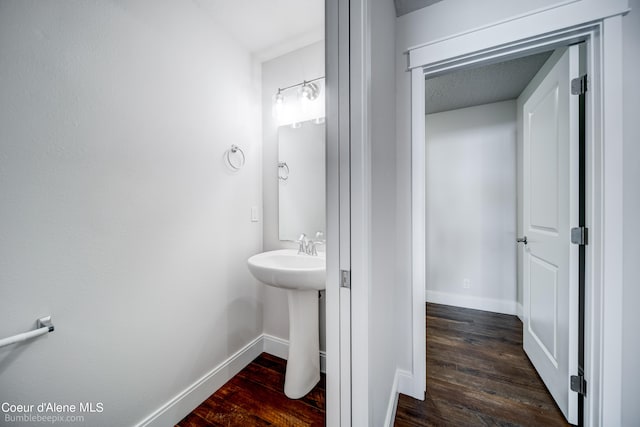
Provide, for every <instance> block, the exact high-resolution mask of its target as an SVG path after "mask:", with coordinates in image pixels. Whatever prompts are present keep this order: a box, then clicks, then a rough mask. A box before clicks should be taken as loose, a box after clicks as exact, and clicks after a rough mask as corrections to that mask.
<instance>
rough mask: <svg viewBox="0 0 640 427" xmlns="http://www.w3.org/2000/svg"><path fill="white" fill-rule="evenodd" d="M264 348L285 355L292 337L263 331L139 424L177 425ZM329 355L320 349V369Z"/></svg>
mask: <svg viewBox="0 0 640 427" xmlns="http://www.w3.org/2000/svg"><path fill="white" fill-rule="evenodd" d="M262 352H265V353H269V354H272V355H274V356H277V357H280V358H282V359H285V360H286V359H287V357H288V355H289V341H287V340H283V339H282V338H278V337H274V336H271V335H267V334H262V335H260V336H259V337H257V338H255V339H254V340H253V341H251V342H250V343H248V344H247V345H245V346H244V347H243V348H241V349H240V350H238V351H237V352H236V353H234V354H232V355H231V356H229V357H228V358H227V359H226V360H225V361H224V362H222V363H221V364H219V365H218V366H217V367H215V368H214V369H212V370H211V371H209V372H208V373H207V374H206V375H204V376H203V377H202V378H200V379H199V380H197V381H196V382H194V383H193V384H191V385H190V386H189V387H187V388H186V389H184V390H183V391H182V392H180V393H179V394H178V395H177V396H175V397H174V398H173V399H171V400H170V401H168V402H167V403H165V404H164V405H162V406H161V407H160V408H159V409H158V410H156V411H155V412H154V413H152V414H151V415H149V416H148V417H147V418H145V419H144V420H142V421H141V422H139V423H138V424H137V425H136V427H165V426H170V425H171V426H172V425H175V424H176V423H177V422H178V421H180V420H181V419H183V418H184V417H185V416H186V415H187V414H189V413H190V412H191V411H193V410H194V409H195V408H197V407H198V405H200V404H201V403H202V402H204V401H205V400H206V399H207V398H208V397H209V396H211V395H212V394H213V393H215V392H216V391H217V390H218V389H219V388H220V387H222V386H223V385H224V384H225V383H226V382H227V381H229V380H230V379H231V378H233V377H234V376H235V375H236V374H238V372H240V371H241V370H243V369H244V368H245V367H246V366H247V365H248V364H249V363H251V362H252V361H253V360H254V359H255V358H256V357H258V356H259V355H260V353H262ZM326 364H327V356H326V353H325V352H324V351H321V352H320V370H321V371H322V372H326V371H325V369H326V368H325V367H326Z"/></svg>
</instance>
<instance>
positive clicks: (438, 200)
mask: <svg viewBox="0 0 640 427" xmlns="http://www.w3.org/2000/svg"><path fill="white" fill-rule="evenodd" d="M553 47H558V45H554V46H553ZM579 50H580V48H579V47H578V46H574V47H569V48H566V47H565V48H562V47H560V48H558V49H556V51H555V52H551V51H549V49H547V50H546V51H543V52H540V49H538V50H536V51H533V52H532V54H531V55H529V56H526V57H523V56H519V57H518V58H513V57H507V60H506V61H505V60H504V59H503V60H502V62H495V60H494V61H490V63H489V65H486V62H487V61H477V62H476V63H475V65H473V66H469V65H467V66H466V67H460V68H462V69H460V70H457V71H454V72H447V73H446V74H445V71H441V72H433V73H432V75H429V73H425V74H427V75H426V77H427V80H426V81H425V82H424V87H425V96H426V100H427V102H426V104H425V110H424V112H425V118H424V121H423V123H426V127H425V137H426V139H425V141H426V145H425V153H426V156H425V158H426V163H425V170H426V174H425V175H426V176H425V190H424V194H425V201H426V210H425V226H426V230H425V231H426V233H425V236H426V239H425V253H426V256H425V260H426V271H425V278H426V280H425V282H426V287H425V297H426V298H425V300H426V301H427V302H433V303H438V304H447V305H454V306H458V307H467V308H472V309H480V310H486V311H493V312H498V313H503V314H508V315H511V316H515V315H516V314H517V315H518V317H520V318H521V319H522V320H523V321H524V325H525V327H524V328H523V331H524V334H523V335H524V348H525V351H526V353H527V355H528V357H529V358H530V359H531V360H532V361H533V365H535V367H536V369H537V370H538V372H539V373H540V375H541V377H542V379H543V380H544V383H545V384H546V386H547V388H548V389H549V390H550V391H551V394H552V395H553V396H554V399H555V400H556V402H557V403H558V405H559V407H560V408H561V409H562V412H563V413H564V414H565V417H566V418H567V419H568V420H569V421H570V422H571V423H573V424H577V423H578V422H579V420H578V415H577V414H578V407H577V401H578V399H577V394H575V393H573V392H572V391H571V390H570V389H569V382H570V380H569V378H570V375H573V374H577V373H578V369H577V365H578V341H579V340H578V336H579V335H580V334H582V333H583V332H584V331H583V329H582V326H583V325H584V324H583V323H581V322H579V321H578V319H579V313H578V312H579V310H578V305H579V301H578V291H577V289H578V288H577V282H578V277H577V276H578V271H579V268H578V256H577V253H578V246H575V247H572V246H571V244H570V240H571V239H570V230H571V227H573V226H577V225H578V210H577V207H578V201H579V197H578V195H579V191H578V187H579V186H578V176H579V174H578V170H579V168H578V153H579V150H578V133H579V132H578V128H579V126H578V108H577V105H578V97H575V98H574V99H572V98H571V96H572V95H571V93H570V92H571V90H570V79H571V78H574V77H578V76H579V75H580V72H581V71H584V69H585V68H586V67H585V64H586V61H583V62H582V64H580V61H579V58H580V52H579ZM585 52H586V50H585V49H583V52H582V55H583V57H584V55H585ZM581 65H582V67H581ZM515 70H517V71H515ZM514 71H515V72H514ZM414 76H416V75H415V74H414ZM549 76H551V77H549ZM558 76H562V79H561V80H562V81H561V80H559V79H560V77H558ZM416 77H417V76H416ZM423 78H424V77H423ZM554 79H555V80H554ZM414 81H415V80H414ZM518 82H519V83H518ZM501 83H505V84H504V85H502V84H501ZM518 85H520V86H519V87H518ZM496 88H501V90H502V92H501V91H500V90H496ZM509 90H512V91H515V93H514V92H511V93H509V92H508V91H509ZM449 94H450V96H447V95H449ZM414 95H415V92H414ZM581 100H582V101H584V98H581ZM414 105H415V104H414ZM583 106H584V104H583ZM583 111H584V109H583ZM414 114H415V111H414ZM414 117H415V115H414ZM583 123H584V122H583ZM516 130H517V131H516ZM582 137H583V141H584V132H583V133H582ZM414 146H415V145H414ZM583 153H584V152H583ZM414 154H415V152H414ZM582 168H583V169H584V166H583V167H582ZM583 172H584V171H583ZM583 176H584V175H583ZM414 183H415V181H414ZM582 188H584V186H583V187H582ZM582 194H583V197H582V201H583V202H584V193H582ZM583 219H584V218H583ZM535 232H538V234H537V235H535V238H533V239H532V238H531V237H529V242H528V243H529V245H528V246H527V240H526V238H525V237H524V233H529V234H532V235H534V234H535ZM516 239H518V241H520V243H519V246H520V248H517V246H516ZM545 239H551V240H552V242H546V240H545ZM554 242H555V243H554ZM549 245H551V246H550V247H553V248H555V249H553V250H555V251H556V252H558V253H561V256H559V258H558V257H555V258H554V257H550V258H549V257H547V258H545V256H548V255H545V251H546V253H547V254H548V253H549V252H548V251H549V249H548V247H549ZM554 245H555V246H554ZM543 247H545V248H546V249H542V248H543ZM554 256H555V255H554ZM583 256H584V254H583ZM583 259H584V258H583ZM581 265H582V268H584V264H581ZM583 273H584V270H583ZM583 273H581V274H582V276H581V277H582V279H584V274H583ZM516 278H518V279H516ZM525 279H526V280H525ZM516 283H517V285H516ZM583 283H584V281H583ZM569 284H571V286H569ZM580 295H581V296H582V297H584V292H582V293H581V294H580ZM416 303H417V302H416V301H415V300H414V304H416ZM432 307H436V306H432ZM436 311H437V310H436ZM580 315H582V316H584V311H582V310H581V311H580ZM427 318H429V313H427ZM423 321H424V320H423ZM427 323H428V322H427ZM578 325H580V328H579V326H578ZM428 327H429V326H428V325H427V328H428ZM428 334H429V333H428V332H427V335H428ZM463 340H464V341H466V339H463ZM470 340H471V344H473V339H472V338H470ZM427 341H428V340H427ZM426 353H427V354H430V351H429V349H427V352H426ZM427 359H428V356H427ZM427 363H429V362H427ZM583 363H584V359H583V358H581V359H580V365H581V368H582V366H583ZM547 365H550V366H547ZM551 371H553V373H550V372H551ZM580 372H581V373H582V369H580ZM427 378H429V370H428V369H427ZM428 390H429V380H427V391H428ZM427 397H428V398H429V396H427ZM580 409H581V411H580V412H582V408H580ZM580 421H581V420H580Z"/></svg>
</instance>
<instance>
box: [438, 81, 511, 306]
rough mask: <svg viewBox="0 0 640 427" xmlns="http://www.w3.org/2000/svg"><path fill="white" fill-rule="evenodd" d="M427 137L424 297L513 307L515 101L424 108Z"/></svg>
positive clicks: (455, 303)
mask: <svg viewBox="0 0 640 427" xmlns="http://www.w3.org/2000/svg"><path fill="white" fill-rule="evenodd" d="M427 84H429V82H428V81H427ZM426 144H427V145H426V159H427V160H426V194H427V199H426V218H427V230H426V231H427V264H426V265H427V280H426V282H427V283H426V299H427V301H429V302H436V303H441V304H449V305H456V306H461V307H469V308H475V309H480V310H488V311H496V312H501V313H509V314H515V308H516V244H515V237H516V236H515V232H516V103H515V100H511V101H504V102H498V103H492V104H485V105H479V106H476V107H470V108H463V109H459V110H453V111H447V112H443V113H436V114H428V115H427V116H426ZM465 280H468V281H469V288H468V289H465V287H464V281H465Z"/></svg>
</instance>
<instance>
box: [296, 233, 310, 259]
mask: <svg viewBox="0 0 640 427" xmlns="http://www.w3.org/2000/svg"><path fill="white" fill-rule="evenodd" d="M298 243H299V244H300V246H298V253H299V254H304V253H307V248H308V246H309V239H307V235H306V234H304V233H302V234H301V235H300V237H299V238H298Z"/></svg>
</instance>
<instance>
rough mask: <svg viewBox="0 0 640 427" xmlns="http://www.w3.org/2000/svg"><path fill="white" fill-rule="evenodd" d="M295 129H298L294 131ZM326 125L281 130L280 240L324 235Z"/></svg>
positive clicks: (304, 124) (307, 124)
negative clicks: (317, 234)
mask: <svg viewBox="0 0 640 427" xmlns="http://www.w3.org/2000/svg"><path fill="white" fill-rule="evenodd" d="M294 126H295V127H294ZM324 147H325V125H324V121H321V122H319V121H318V120H309V121H306V122H302V123H297V124H295V125H293V126H292V125H289V126H280V127H279V128H278V198H279V200H278V217H279V218H278V222H279V229H280V231H279V237H280V240H297V239H298V238H299V237H300V234H302V233H305V234H306V235H307V236H308V237H309V238H314V237H315V235H316V233H317V232H318V231H322V232H323V233H324V232H325V198H326V196H325V149H324Z"/></svg>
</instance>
